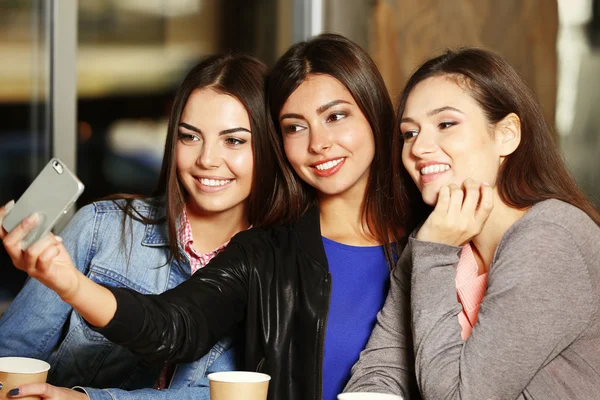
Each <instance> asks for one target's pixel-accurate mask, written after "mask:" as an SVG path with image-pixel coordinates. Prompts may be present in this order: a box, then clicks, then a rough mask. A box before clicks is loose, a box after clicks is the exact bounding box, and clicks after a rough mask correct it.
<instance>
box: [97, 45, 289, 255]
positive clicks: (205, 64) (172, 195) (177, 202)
mask: <svg viewBox="0 0 600 400" xmlns="http://www.w3.org/2000/svg"><path fill="white" fill-rule="evenodd" d="M266 74H267V67H266V66H265V65H264V64H263V63H262V62H261V61H259V60H257V59H256V58H254V57H251V56H248V55H244V54H233V55H232V54H228V55H213V56H210V57H207V58H205V59H204V60H203V61H201V62H200V63H199V64H197V65H196V66H195V67H193V68H192V69H191V70H190V71H189V72H188V74H187V75H186V76H185V78H184V79H183V81H182V83H181V85H180V86H179V89H178V90H177V92H176V94H175V99H174V102H173V107H172V110H171V115H170V118H169V126H168V131H167V139H166V142H165V150H164V156H163V161H162V166H161V170H160V175H159V179H158V184H157V186H156V189H155V190H154V192H153V193H152V195H151V197H149V198H148V197H144V196H138V195H124V194H119V195H114V196H111V197H110V198H109V199H112V200H117V199H125V200H126V201H125V203H122V202H118V201H115V202H116V204H117V205H118V206H119V207H120V208H121V209H122V210H123V211H124V212H125V213H126V215H127V216H129V217H131V219H133V220H136V221H139V222H142V223H145V224H160V223H165V222H166V224H167V229H168V235H169V248H170V251H171V257H174V258H176V259H178V260H180V259H181V254H180V252H179V248H178V243H177V221H178V219H179V216H180V215H181V213H182V211H183V207H184V206H185V203H186V199H187V193H186V190H185V188H184V187H183V185H182V183H181V182H180V181H179V179H178V177H177V167H176V159H175V156H176V146H177V134H178V127H179V123H180V120H181V115H182V113H183V110H184V108H185V105H186V103H187V100H188V98H189V97H190V95H191V94H192V92H194V91H195V90H198V89H206V88H210V89H212V90H215V91H217V92H219V93H223V94H227V95H230V96H233V97H235V98H236V99H237V100H239V101H240V102H241V103H242V105H243V106H244V107H245V109H246V111H247V112H248V116H249V119H250V128H251V132H252V139H251V143H252V151H253V162H254V173H253V177H252V189H251V191H250V196H249V198H248V200H247V201H248V208H247V210H248V221H249V222H250V224H252V225H254V226H265V225H271V224H274V223H277V222H279V219H278V218H279V215H280V214H282V213H283V211H282V210H281V209H280V208H283V209H284V208H285V205H284V204H282V203H283V202H281V201H280V202H276V201H274V199H278V198H280V197H281V196H282V191H283V188H282V187H281V186H280V185H279V184H278V182H279V181H281V180H282V178H281V174H282V172H281V170H280V169H279V168H278V165H279V163H281V162H282V161H281V160H279V161H277V160H278V158H279V159H281V158H282V156H281V155H278V154H277V152H276V151H275V149H273V146H272V144H271V139H270V136H269V131H270V129H269V128H268V126H269V122H268V118H267V115H266V110H265V97H264V84H265V78H266ZM136 199H138V200H144V201H146V202H150V203H153V204H156V205H161V206H164V207H165V212H166V215H165V216H164V217H160V218H152V217H150V218H146V217H143V216H142V215H141V214H140V213H139V212H138V211H137V210H135V207H134V205H133V200H136ZM275 203H277V204H275Z"/></svg>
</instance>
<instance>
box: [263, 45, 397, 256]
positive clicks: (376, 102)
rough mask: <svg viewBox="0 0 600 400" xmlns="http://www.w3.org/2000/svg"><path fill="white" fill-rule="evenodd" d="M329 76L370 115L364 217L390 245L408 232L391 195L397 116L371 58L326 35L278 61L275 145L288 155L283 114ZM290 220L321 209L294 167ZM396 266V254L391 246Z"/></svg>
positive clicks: (272, 96)
mask: <svg viewBox="0 0 600 400" xmlns="http://www.w3.org/2000/svg"><path fill="white" fill-rule="evenodd" d="M316 74H323V75H329V76H331V77H333V78H335V79H337V80H338V81H339V82H340V83H341V84H342V85H344V86H345V88H346V89H347V90H348V91H349V92H350V94H351V95H352V97H353V98H354V100H355V101H356V103H357V105H358V107H359V108H360V110H361V111H362V113H363V114H364V115H365V117H366V119H367V121H368V122H369V125H370V126H371V129H372V131H373V137H374V140H375V156H374V158H373V161H372V163H371V168H370V173H369V178H368V183H367V188H366V191H365V195H364V199H363V206H362V215H363V221H364V223H365V224H366V225H367V227H368V231H369V232H370V233H371V234H372V235H373V237H374V238H375V239H376V240H378V241H379V242H380V243H383V244H388V243H389V242H390V239H392V240H395V239H398V238H399V236H400V235H401V233H402V232H403V223H402V221H401V220H400V219H399V218H398V215H399V214H398V213H397V212H396V208H395V207H394V204H393V199H392V191H391V189H392V188H391V186H392V185H391V180H392V175H391V151H390V150H391V142H392V135H393V119H394V118H393V116H394V110H393V106H392V102H391V100H390V97H389V94H388V92H387V89H386V87H385V84H384V82H383V79H382V77H381V75H380V73H379V71H378V69H377V67H376V66H375V63H374V62H373V60H372V59H371V57H369V55H368V54H367V53H366V52H365V51H364V50H363V49H362V48H360V46H358V45H357V44H356V43H353V42H352V41H350V40H348V39H346V38H345V37H343V36H340V35H335V34H322V35H319V36H316V37H314V38H312V39H310V40H308V41H306V42H300V43H297V44H295V45H293V46H292V47H290V49H289V50H288V51H287V52H286V53H285V54H284V55H283V56H281V58H280V59H279V60H278V61H277V63H276V64H275V66H274V68H273V70H272V71H271V74H270V76H269V79H268V80H267V106H268V108H269V112H270V116H271V120H272V121H271V122H272V124H273V127H274V128H275V132H276V133H277V134H276V135H275V136H274V138H273V139H274V141H275V143H277V147H278V148H279V149H280V152H283V137H282V133H281V128H280V125H279V113H280V111H281V108H282V107H283V105H284V103H285V102H286V100H287V98H288V97H289V96H290V95H291V94H292V93H293V92H294V90H296V88H298V86H300V84H301V83H302V82H304V81H305V80H306V79H307V78H308V77H309V76H311V75H316ZM284 168H285V169H286V170H288V171H289V174H288V177H289V182H288V183H287V186H288V187H289V190H290V204H289V214H288V215H287V217H289V218H291V219H292V220H293V219H297V218H299V217H300V216H301V215H302V214H303V213H304V212H305V211H306V210H307V209H308V208H309V207H310V206H311V205H314V204H316V193H315V190H314V188H312V187H311V186H310V185H308V184H307V183H306V182H304V181H302V179H300V178H299V177H298V176H297V175H296V174H295V173H294V172H292V171H293V170H292V167H291V165H290V164H289V162H287V161H286V162H285V165H284ZM386 254H387V255H388V256H389V258H388V259H389V260H391V248H390V247H389V246H386Z"/></svg>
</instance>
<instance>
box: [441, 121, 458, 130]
mask: <svg viewBox="0 0 600 400" xmlns="http://www.w3.org/2000/svg"><path fill="white" fill-rule="evenodd" d="M454 125H456V122H454V121H445V122H440V124H439V125H438V126H439V127H440V128H441V129H448V128H451V127H453V126H454Z"/></svg>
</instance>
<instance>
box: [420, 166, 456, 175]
mask: <svg viewBox="0 0 600 400" xmlns="http://www.w3.org/2000/svg"><path fill="white" fill-rule="evenodd" d="M449 169H450V166H449V165H447V164H433V165H428V166H426V167H423V168H421V175H428V174H437V173H439V172H444V171H448V170H449Z"/></svg>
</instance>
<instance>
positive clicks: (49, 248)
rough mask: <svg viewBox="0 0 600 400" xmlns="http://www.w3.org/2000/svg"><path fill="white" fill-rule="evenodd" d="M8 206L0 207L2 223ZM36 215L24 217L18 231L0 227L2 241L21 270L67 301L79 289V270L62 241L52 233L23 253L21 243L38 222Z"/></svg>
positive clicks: (17, 228) (0, 221) (0, 220)
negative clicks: (7, 231)
mask: <svg viewBox="0 0 600 400" xmlns="http://www.w3.org/2000/svg"><path fill="white" fill-rule="evenodd" d="M4 215H6V207H2V208H0V224H1V223H2V219H3V217H4ZM38 219H39V218H37V215H36V214H32V215H30V216H29V217H27V218H25V219H24V220H23V221H22V222H21V223H20V224H19V225H17V227H16V228H15V229H13V230H12V231H11V232H9V233H6V232H5V231H4V230H3V229H1V228H0V230H1V232H0V238H1V239H2V244H3V245H4V248H5V249H6V252H7V253H8V255H9V256H10V258H11V260H12V262H13V264H14V265H15V267H17V268H18V269H20V270H22V271H25V272H26V273H27V274H28V275H29V276H31V277H32V278H35V279H37V280H38V281H40V282H41V283H43V284H44V285H46V286H48V287H49V288H50V289H52V290H54V291H55V292H56V293H57V294H58V295H59V296H60V297H61V298H63V299H65V301H67V300H66V299H68V298H69V297H71V296H72V294H73V293H75V292H76V291H77V290H78V288H79V278H80V277H79V275H81V274H80V273H79V271H77V268H75V265H73V262H72V261H71V257H70V256H69V253H67V250H66V249H65V247H64V246H63V244H62V239H61V238H60V237H58V236H55V235H53V234H52V233H50V234H48V235H46V236H44V237H43V238H41V239H40V240H38V241H37V242H35V243H33V244H32V245H31V246H29V247H28V248H27V250H22V247H21V242H22V240H23V238H24V237H25V236H26V235H27V233H29V231H30V230H31V229H32V228H34V227H35V225H36V224H37V223H38Z"/></svg>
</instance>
